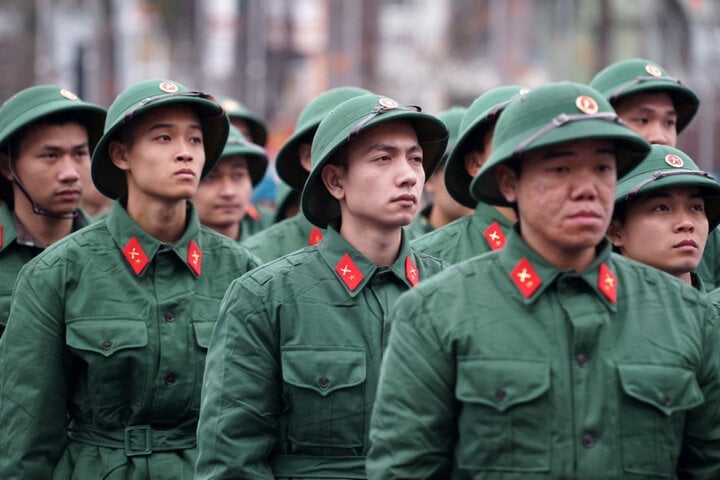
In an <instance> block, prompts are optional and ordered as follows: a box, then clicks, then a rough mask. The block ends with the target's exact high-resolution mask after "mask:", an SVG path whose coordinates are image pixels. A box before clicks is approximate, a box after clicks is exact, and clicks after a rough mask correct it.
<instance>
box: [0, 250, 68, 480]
mask: <svg viewBox="0 0 720 480" xmlns="http://www.w3.org/2000/svg"><path fill="white" fill-rule="evenodd" d="M36 265H37V263H34V262H33V263H30V264H27V265H26V266H25V267H24V268H23V269H22V270H21V272H20V275H19V276H18V280H17V282H16V284H15V290H14V294H13V300H12V304H11V307H10V317H9V319H8V324H7V329H6V330H5V334H4V335H3V337H2V339H0V452H1V453H0V478H2V479H4V480H9V479H15V478H17V479H20V478H22V479H28V478H51V476H52V472H53V469H54V467H55V465H56V464H57V462H58V460H59V459H60V456H61V455H62V452H63V451H64V448H65V444H66V442H67V437H66V418H67V402H68V387H67V385H68V377H69V370H70V369H69V368H68V366H67V362H68V361H69V360H68V356H67V354H66V349H65V334H64V332H65V329H64V319H63V313H62V312H63V307H62V305H63V303H62V302H63V298H62V296H61V295H58V294H57V292H56V290H55V289H54V288H53V286H54V285H53V283H54V282H53V281H52V280H51V279H52V278H53V275H52V272H48V271H47V270H45V269H40V268H36Z"/></svg>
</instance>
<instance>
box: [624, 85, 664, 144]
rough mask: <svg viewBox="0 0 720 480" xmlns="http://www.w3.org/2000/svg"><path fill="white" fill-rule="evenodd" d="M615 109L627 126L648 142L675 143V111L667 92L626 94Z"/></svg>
mask: <svg viewBox="0 0 720 480" xmlns="http://www.w3.org/2000/svg"><path fill="white" fill-rule="evenodd" d="M615 110H616V111H617V114H618V116H620V118H621V119H622V120H623V121H624V122H625V123H626V124H627V126H628V127H630V128H631V129H632V130H634V131H635V133H637V134H638V135H640V136H642V137H644V138H645V140H647V141H648V142H650V143H656V144H658V145H668V146H671V147H674V146H675V144H676V143H677V112H676V111H675V104H674V103H673V101H672V98H671V97H670V95H669V94H667V93H665V92H658V93H638V94H634V95H628V96H627V97H625V98H623V99H622V100H620V102H618V105H617V107H616V108H615Z"/></svg>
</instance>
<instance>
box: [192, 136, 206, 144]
mask: <svg viewBox="0 0 720 480" xmlns="http://www.w3.org/2000/svg"><path fill="white" fill-rule="evenodd" d="M190 141H191V142H192V143H194V144H195V145H202V143H203V139H202V137H192V138H191V139H190Z"/></svg>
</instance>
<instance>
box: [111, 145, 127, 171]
mask: <svg viewBox="0 0 720 480" xmlns="http://www.w3.org/2000/svg"><path fill="white" fill-rule="evenodd" d="M126 151H127V147H126V146H125V144H124V143H121V142H118V141H117V140H113V141H111V142H110V144H109V145H108V155H109V156H110V160H111V161H112V163H113V165H115V166H116V167H117V168H119V169H120V170H125V171H127V170H130V165H129V163H128V161H127V156H126Z"/></svg>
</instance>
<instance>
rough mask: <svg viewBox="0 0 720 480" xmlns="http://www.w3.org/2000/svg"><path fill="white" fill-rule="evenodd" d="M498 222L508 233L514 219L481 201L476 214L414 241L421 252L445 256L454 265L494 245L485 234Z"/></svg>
mask: <svg viewBox="0 0 720 480" xmlns="http://www.w3.org/2000/svg"><path fill="white" fill-rule="evenodd" d="M493 222H497V223H498V225H499V226H500V228H501V229H502V231H503V232H504V233H505V235H506V236H507V234H508V233H510V230H511V229H512V226H513V222H511V221H510V220H508V219H507V217H506V216H505V215H503V214H501V213H500V212H499V211H498V210H497V209H496V208H494V207H492V206H491V205H488V204H487V203H482V202H479V203H478V204H477V206H476V207H475V212H474V213H473V214H472V215H468V216H465V217H461V218H458V219H457V220H454V221H452V222H450V223H448V224H447V225H445V226H444V227H442V228H438V229H437V230H434V231H432V232H430V233H428V234H427V235H423V236H422V237H420V238H417V239H415V240H413V241H412V246H413V248H414V249H415V250H417V251H418V252H423V253H426V254H428V255H432V256H433V257H437V258H442V259H443V260H445V261H446V262H448V263H449V264H451V265H454V264H456V263H460V262H462V261H463V260H467V259H468V258H471V257H474V256H477V255H480V254H481V253H485V252H489V251H491V250H492V249H491V248H490V244H489V243H488V240H487V239H486V238H485V230H487V228H488V227H489V226H490V225H491V224H492V223H493Z"/></svg>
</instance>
